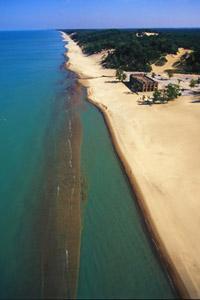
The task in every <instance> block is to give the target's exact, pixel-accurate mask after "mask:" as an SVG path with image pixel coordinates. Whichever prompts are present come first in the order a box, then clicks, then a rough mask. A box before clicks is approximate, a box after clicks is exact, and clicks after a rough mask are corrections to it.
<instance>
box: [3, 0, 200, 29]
mask: <svg viewBox="0 0 200 300" xmlns="http://www.w3.org/2000/svg"><path fill="white" fill-rule="evenodd" d="M148 27H150V28H159V27H200V0H0V30H13V29H15V30H18V29H20V30H24V29H53V28H56V29H58V28H59V29H60V28H62V29H64V28H67V29H69V28H70V29H74V28H76V29H78V28H148Z"/></svg>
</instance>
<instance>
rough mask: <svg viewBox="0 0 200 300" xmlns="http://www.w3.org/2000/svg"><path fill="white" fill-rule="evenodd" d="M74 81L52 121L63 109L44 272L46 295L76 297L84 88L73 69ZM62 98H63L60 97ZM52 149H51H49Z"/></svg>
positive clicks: (47, 209) (46, 220)
mask: <svg viewBox="0 0 200 300" xmlns="http://www.w3.org/2000/svg"><path fill="white" fill-rule="evenodd" d="M68 76H69V78H68V80H69V81H70V82H71V85H69V87H68V89H67V93H66V95H67V97H68V98H67V99H66V101H65V104H64V107H63V104H62V106H61V105H59V102H57V104H56V105H57V111H56V108H55V115H54V116H52V122H53V123H54V124H57V123H56V118H57V114H58V118H60V111H62V112H63V123H62V124H61V126H62V130H60V129H59V128H55V136H56V134H59V137H58V139H56V140H55V149H54V151H55V153H56V161H54V162H52V157H51V155H50V154H49V169H48V170H47V172H48V173H47V180H48V181H47V185H46V195H45V202H44V203H43V208H42V209H43V219H42V224H40V227H41V228H43V230H42V231H43V235H42V237H41V239H42V249H41V251H42V258H41V272H42V277H43V283H42V298H44V299H47V298H51V299H52V298H54V299H61V298H62V299H75V298H76V290H77V278H78V270H79V256H80V231H81V215H80V201H81V187H80V144H81V126H80V118H79V113H78V110H79V106H80V98H81V93H82V89H81V86H80V85H79V84H78V83H77V82H76V81H75V79H74V78H72V79H71V78H70V76H71V77H74V75H73V74H71V73H70V72H69V74H68ZM57 101H59V99H57ZM47 151H48V149H47Z"/></svg>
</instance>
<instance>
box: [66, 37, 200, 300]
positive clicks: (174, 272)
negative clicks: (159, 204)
mask: <svg viewBox="0 0 200 300" xmlns="http://www.w3.org/2000/svg"><path fill="white" fill-rule="evenodd" d="M63 38H64V40H65V41H66V42H70V47H69V52H68V53H67V56H68V57H69V61H68V63H67V67H68V68H69V69H70V70H72V71H74V72H75V73H77V74H78V75H79V80H80V82H81V83H82V84H83V85H84V86H86V87H87V91H88V100H89V101H90V102H91V103H92V104H94V105H95V106H97V107H98V109H100V111H101V112H102V113H103V115H104V118H105V121H106V124H107V126H108V128H109V132H110V134H111V138H112V142H113V144H114V147H115V149H116V152H117V154H118V156H119V158H120V160H121V162H122V165H123V167H124V169H125V172H126V174H127V176H128V178H129V181H130V183H131V186H132V188H133V190H134V193H135V194H136V196H137V200H138V205H139V207H140V209H141V211H142V214H143V217H144V220H145V223H146V225H147V227H148V231H149V232H150V234H151V237H152V240H153V242H154V243H155V241H156V245H155V246H156V248H157V250H158V252H159V254H160V257H161V260H162V261H163V262H164V263H165V266H166V268H167V270H168V272H169V274H170V275H171V277H172V279H173V282H174V284H175V286H176V287H177V289H178V290H179V292H180V294H181V296H182V297H183V298H189V297H191V298H195V297H198V295H199V294H198V293H199V291H198V288H195V282H193V280H192V278H191V274H189V275H188V274H186V276H185V278H184V276H182V275H184V274H183V273H182V272H183V271H184V268H182V269H183V271H182V272H180V269H181V267H182V265H181V264H180V265H178V263H179V262H178V260H177V261H176V260H175V259H173V258H174V257H173V256H172V254H171V253H169V250H171V249H170V248H168V249H167V247H166V246H167V241H165V239H162V236H164V235H163V234H161V232H159V230H158V229H159V228H158V224H156V222H155V221H156V216H155V217H154V213H152V211H151V210H150V209H151V208H152V207H153V205H150V204H149V203H148V199H147V198H148V196H149V195H147V191H146V193H145V190H144V185H141V183H140V182H139V181H138V176H137V172H136V170H137V168H136V167H138V168H139V166H137V164H136V166H134V168H132V167H131V165H130V162H129V159H128V157H127V155H126V151H125V150H126V149H124V148H123V144H122V143H120V138H121V137H120V136H119V134H118V131H117V129H116V128H115V120H113V111H110V109H109V107H108V106H107V105H105V103H102V102H103V101H101V96H102V95H100V97H99V98H100V100H99V99H97V98H98V93H95V88H96V86H98V84H99V86H98V88H99V87H100V88H101V87H103V86H105V84H106V83H108V82H105V78H104V79H102V76H98V75H100V74H101V72H102V71H103V72H104V73H105V74H106V75H108V74H109V77H110V75H112V76H113V73H112V72H110V70H105V69H103V68H102V67H101V66H98V64H97V63H96V62H95V61H92V59H90V57H89V58H88V57H85V56H84V55H83V54H82V53H81V50H79V49H80V48H79V47H78V46H75V45H76V44H75V43H74V42H73V41H72V40H70V38H69V37H68V36H67V35H65V34H64V35H63ZM67 48H68V47H67ZM74 48H75V50H76V51H77V52H74ZM73 52H74V53H73ZM76 55H79V56H80V62H81V63H82V61H81V59H82V60H85V61H86V60H87V62H88V63H89V62H91V65H92V69H93V67H94V69H95V68H96V69H95V72H93V70H92V73H91V72H90V70H89V69H88V70H87V69H86V70H85V69H83V70H82V69H81V66H82V67H83V65H84V64H82V65H81V66H80V65H79V64H78V62H77V64H76V62H75V60H74V56H76ZM81 55H82V56H81ZM89 60H90V61H89ZM99 70H100V72H99V73H98V71H99ZM90 74H92V75H93V76H91V75H90ZM96 76H97V77H96ZM105 77H106V76H105ZM88 78H89V79H88ZM96 78H97V79H96ZM100 80H101V81H103V80H104V82H96V83H95V82H94V81H100ZM91 81H92V82H91ZM108 88H109V86H108ZM124 89H125V88H124ZM97 92H98V91H97ZM119 92H121V90H120V91H119ZM96 94H97V95H96ZM103 96H104V95H103ZM106 96H107V95H106ZM108 96H109V93H108ZM124 97H125V96H124ZM129 97H130V96H129ZM134 97H135V98H136V96H134V95H132V98H133V99H134ZM127 98H128V96H127ZM108 100H109V99H108ZM128 100H129V99H128ZM124 105H126V104H124ZM175 105H176V104H174V103H172V105H171V106H175ZM168 106H169V105H168ZM113 107H114V105H113ZM145 109H146V110H147V109H149V108H145ZM159 109H160V108H159ZM161 109H162V108H161ZM125 146H126V145H125ZM134 146H135V145H134ZM135 156H136V158H137V153H136V154H135ZM134 162H135V161H134ZM144 163H145V162H144ZM140 167H142V166H140ZM133 169H134V171H135V172H134V171H133ZM162 193H163V191H162V190H161V191H159V196H162ZM152 197H153V195H152ZM161 198H162V197H161ZM154 206H155V205H154ZM153 208H154V207H153ZM154 210H155V208H154ZM167 217H169V216H167ZM157 219H158V216H157ZM161 221H162V220H161ZM172 225H173V224H172ZM165 227H166V226H165ZM168 235H170V234H168ZM174 237H175V238H176V235H175V233H174ZM168 238H170V237H168ZM169 242H170V241H169ZM172 246H173V245H171V248H172V250H174V249H173V248H174V247H175V246H174V247H172ZM181 263H183V262H181ZM177 267H180V269H178V268H177Z"/></svg>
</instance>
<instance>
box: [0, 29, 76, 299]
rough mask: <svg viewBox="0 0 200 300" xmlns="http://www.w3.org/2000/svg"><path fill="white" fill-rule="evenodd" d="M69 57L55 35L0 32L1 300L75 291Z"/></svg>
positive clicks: (73, 147) (73, 116) (73, 128)
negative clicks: (65, 62)
mask: <svg viewBox="0 0 200 300" xmlns="http://www.w3.org/2000/svg"><path fill="white" fill-rule="evenodd" d="M63 54H64V44H63V42H62V40H61V37H60V34H59V33H58V32H56V31H31V32H23V31H21V32H0V65H1V68H0V78H1V80H0V138H1V146H0V165H1V173H0V236H1V239H0V270H1V272H0V298H2V299H5V298H12V299H13V298H16V297H17V298H20V299H22V298H26V299H27V298H37V299H38V298H40V297H41V298H46V297H48V296H51V297H54V298H55V297H59V298H60V297H65V296H67V295H71V294H73V292H72V290H73V289H75V287H74V282H75V281H76V276H77V267H78V261H77V259H76V258H74V257H72V255H71V253H72V252H73V256H77V255H78V252H79V239H80V212H79V210H80V209H79V205H78V206H77V205H76V207H75V208H73V209H69V207H70V201H71V200H73V201H75V203H77V202H78V203H79V200H80V187H79V178H80V174H79V156H80V155H79V149H80V138H81V135H80V125H79V119H78V117H77V116H76V114H74V109H73V108H72V105H71V104H72V102H73V107H74V100H73V98H74V89H76V86H75V78H74V76H73V75H72V74H71V73H69V72H67V71H66V70H65V69H64V66H63V63H64V61H65V58H64V55H63ZM72 131H73V133H74V136H75V137H76V138H75V140H76V143H74V136H72ZM77 149H78V150H77ZM72 151H73V159H74V161H72ZM72 189H73V195H72ZM74 214H75V215H76V216H77V217H76V218H73V216H74ZM72 219H73V225H74V230H73V232H72V231H71V230H70V228H71V225H72ZM71 236H73V243H72V242H71V241H72V239H71ZM74 236H75V239H74ZM66 251H67V252H66ZM66 253H68V256H69V255H70V259H68V262H67V254H66ZM69 273H70V280H68V279H67V278H69ZM71 278H73V280H72V279H71Z"/></svg>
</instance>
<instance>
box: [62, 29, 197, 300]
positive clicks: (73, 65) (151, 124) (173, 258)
mask: <svg viewBox="0 0 200 300" xmlns="http://www.w3.org/2000/svg"><path fill="white" fill-rule="evenodd" d="M63 37H64V40H65V41H66V42H67V43H68V45H67V48H68V49H69V52H68V57H69V62H68V67H69V68H70V69H71V70H72V71H74V72H76V73H77V74H79V77H80V78H81V82H82V83H83V84H84V85H86V86H87V87H88V94H89V98H90V100H91V101H92V102H93V103H95V104H96V105H97V106H98V107H99V108H100V109H101V110H102V111H103V113H104V115H105V118H106V120H107V123H108V125H109V128H110V130H111V133H112V137H113V141H114V143H115V146H116V149H117V151H118V153H119V156H120V158H121V159H122V162H123V164H124V166H125V168H126V172H127V174H128V176H129V178H130V180H131V183H132V184H133V187H134V190H135V192H136V194H137V196H138V201H139V204H140V206H141V207H142V209H143V210H144V213H145V216H146V218H147V221H148V223H149V224H150V228H151V229H152V230H153V233H154V237H156V240H157V243H158V245H159V247H160V248H161V250H162V254H163V255H164V256H165V258H166V259H167V262H168V264H169V266H170V270H171V274H172V276H173V279H174V281H175V282H176V285H177V286H178V288H179V290H180V291H181V293H182V295H183V296H184V297H188V296H190V297H191V298H199V297H200V259H199V256H200V250H199V249H200V234H199V228H200V159H199V154H200V139H199V132H200V122H199V120H200V104H199V103H195V104H193V103H191V101H192V100H194V97H180V98H179V99H178V100H177V101H174V102H171V103H168V104H165V105H154V106H151V107H149V106H139V105H138V104H137V99H138V97H139V96H137V95H135V94H131V93H130V91H129V90H128V89H127V87H126V86H125V85H123V84H122V83H119V82H117V83H116V81H115V80H114V79H112V78H110V77H104V76H114V71H113V70H105V69H103V68H102V67H101V66H100V65H99V64H98V62H97V61H95V59H94V57H93V58H90V57H86V56H84V55H83V54H82V51H81V49H80V48H79V47H78V46H77V45H76V43H74V42H73V41H72V40H71V39H70V37H69V36H67V35H65V34H63ZM182 54H183V52H181V53H179V57H180V56H181V55H182ZM176 59H177V57H176ZM174 62H175V59H173V57H172V58H171V61H170V62H169V63H168V65H167V68H169V66H171V65H172V63H174ZM163 70H164V69H163ZM156 72H157V71H156ZM197 98H198V97H197ZM197 98H196V99H197ZM94 130H95V128H94ZM122 201H123V199H122Z"/></svg>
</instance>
